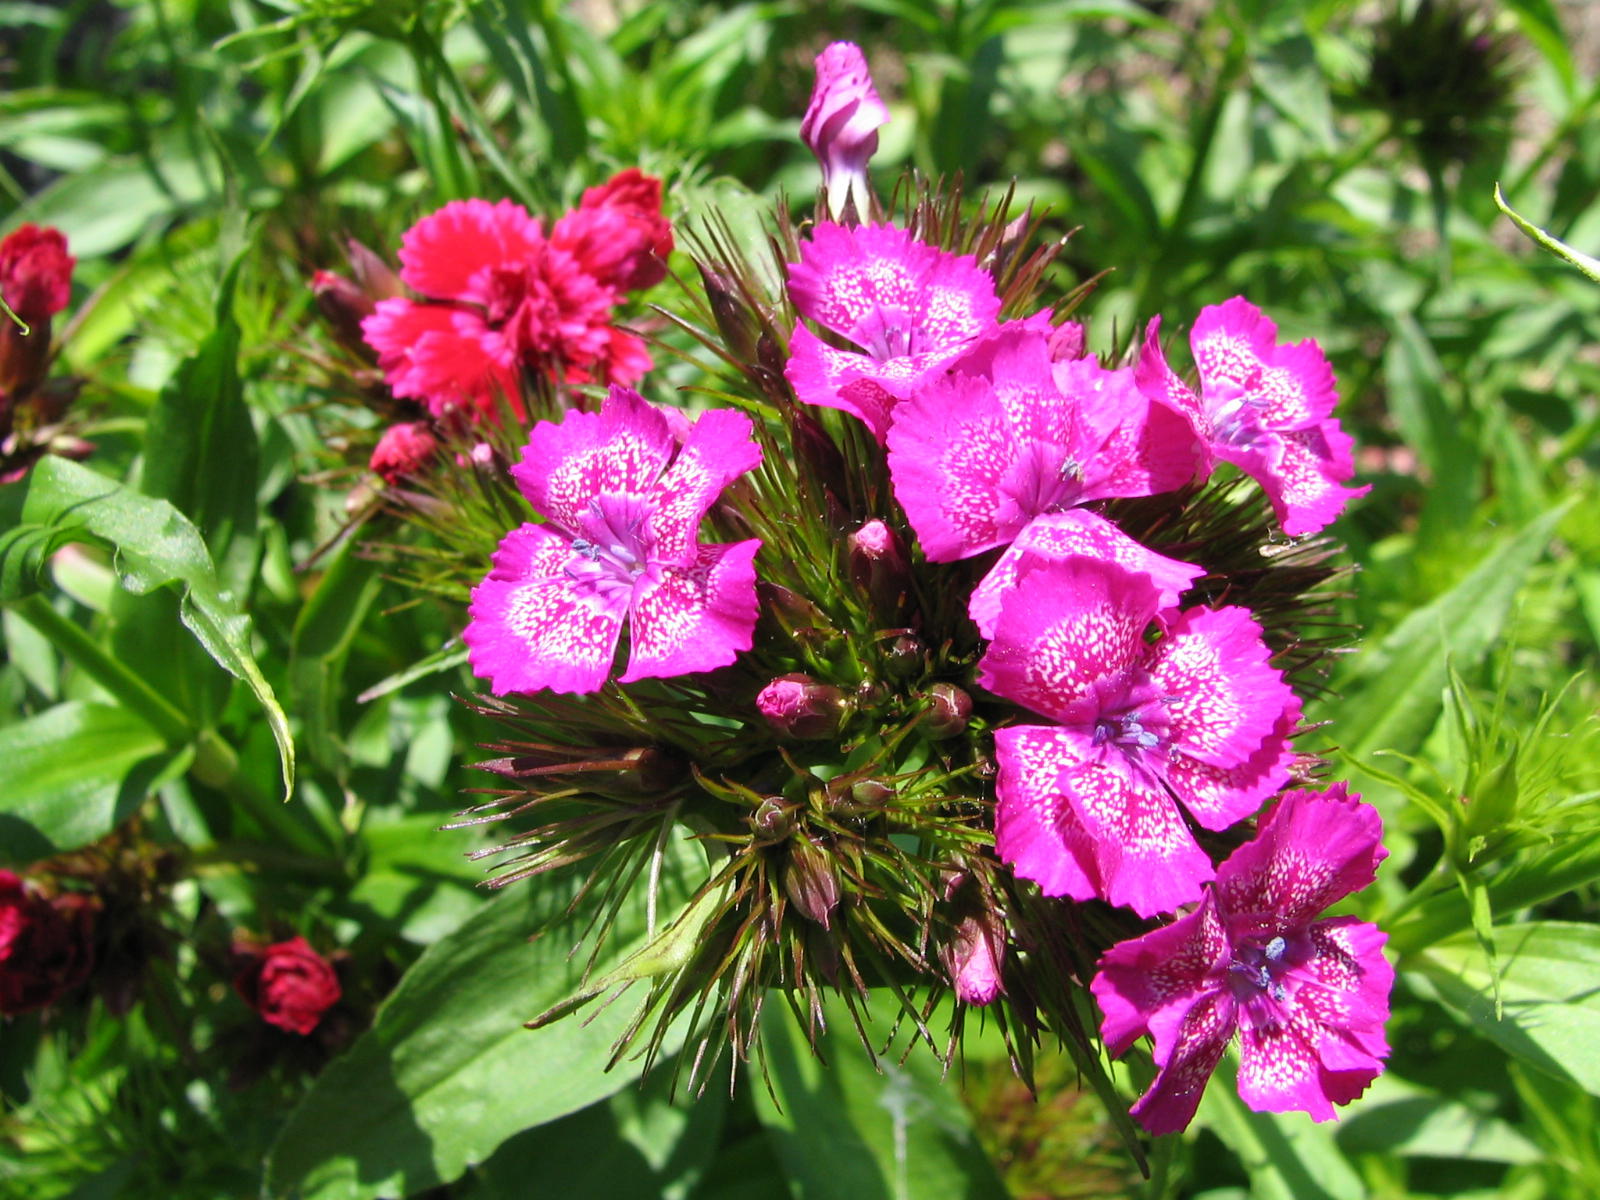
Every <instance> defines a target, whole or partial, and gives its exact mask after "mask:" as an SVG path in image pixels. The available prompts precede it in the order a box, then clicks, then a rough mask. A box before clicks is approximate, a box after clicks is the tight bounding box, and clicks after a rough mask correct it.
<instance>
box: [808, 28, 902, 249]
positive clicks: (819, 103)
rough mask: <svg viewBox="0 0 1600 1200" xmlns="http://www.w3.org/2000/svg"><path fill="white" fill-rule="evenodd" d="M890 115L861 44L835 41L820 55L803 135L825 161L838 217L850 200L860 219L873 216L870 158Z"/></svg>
mask: <svg viewBox="0 0 1600 1200" xmlns="http://www.w3.org/2000/svg"><path fill="white" fill-rule="evenodd" d="M888 120H889V110H888V108H886V107H885V106H884V103H883V101H882V100H880V99H879V98H878V91H877V89H876V88H874V87H873V86H872V74H871V72H870V71H868V70H867V60H866V58H865V57H864V56H863V55H862V53H861V47H859V46H857V45H856V44H855V43H854V42H834V43H833V44H832V45H831V46H829V47H828V48H827V49H826V50H824V51H823V52H822V53H821V54H819V55H817V82H816V85H815V86H814V87H813V88H812V89H811V103H810V104H808V105H807V106H806V115H805V119H804V120H802V121H801V122H800V139H801V140H802V141H803V142H805V144H806V145H807V146H809V147H810V148H811V153H813V154H815V155H816V156H817V161H818V162H820V163H821V164H822V184H823V186H824V187H825V188H827V189H828V213H829V215H830V216H832V217H833V219H834V220H836V221H842V220H844V219H845V215H846V213H845V205H846V203H847V202H849V203H852V204H854V206H855V217H856V219H857V220H858V221H859V220H865V219H866V218H867V217H868V216H869V215H870V213H871V209H872V187H871V184H870V183H869V182H868V180H867V160H868V159H870V158H871V157H872V156H873V155H874V154H875V153H877V150H878V129H879V127H880V126H882V125H885V124H887V123H888Z"/></svg>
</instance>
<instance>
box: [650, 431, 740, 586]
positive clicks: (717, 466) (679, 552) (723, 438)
mask: <svg viewBox="0 0 1600 1200" xmlns="http://www.w3.org/2000/svg"><path fill="white" fill-rule="evenodd" d="M760 463H761V447H760V446H759V445H757V444H756V441H755V437H754V426H753V425H752V424H751V423H750V418H749V417H747V416H745V415H744V414H743V413H741V412H735V411H734V410H733V409H731V408H714V409H710V410H708V411H706V412H704V413H702V414H701V415H700V418H699V420H698V421H696V422H695V425H694V428H693V430H692V431H691V432H690V434H689V438H688V440H687V441H686V442H684V444H683V446H682V448H681V449H679V451H678V453H677V456H676V457H675V458H674V459H673V460H672V465H671V466H669V467H668V468H667V469H666V470H665V471H664V472H662V474H661V477H660V478H659V479H658V480H657V481H656V485H655V492H654V494H653V496H652V501H653V504H654V512H653V513H652V514H651V516H650V521H649V523H650V529H651V532H652V533H653V534H654V535H655V539H656V561H658V562H663V563H670V564H672V565H674V566H680V567H687V566H689V565H690V564H692V563H693V562H694V561H695V549H696V541H695V535H696V533H697V532H698V530H699V528H700V521H701V518H703V517H704V516H705V515H706V510H707V509H709V508H710V507H711V504H712V502H713V501H715V500H716V498H717V496H718V495H719V494H720V493H721V492H722V489H723V488H725V487H727V486H728V484H729V483H730V482H731V481H732V480H734V479H736V478H738V477H739V476H740V475H743V474H744V473H745V472H746V471H749V470H753V469H754V468H755V467H757V466H759V465H760Z"/></svg>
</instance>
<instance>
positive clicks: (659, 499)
mask: <svg viewBox="0 0 1600 1200" xmlns="http://www.w3.org/2000/svg"><path fill="white" fill-rule="evenodd" d="M751 432H752V431H751V425H750V420H749V418H748V417H746V416H744V415H743V414H741V413H736V412H732V411H730V410H725V409H716V410H712V411H710V412H706V413H704V414H702V415H701V417H700V419H699V420H698V421H697V422H696V423H695V425H694V427H693V429H692V430H691V431H690V433H689V436H688V439H687V440H686V441H685V442H684V443H683V444H682V446H681V447H680V446H679V444H678V442H677V440H676V439H675V438H674V437H673V435H672V431H671V429H670V427H669V425H668V422H667V420H666V418H664V417H663V416H662V415H661V413H660V412H658V411H657V410H656V409H655V408H654V407H653V406H652V405H650V404H648V403H647V402H646V401H645V400H644V399H643V398H641V397H640V396H639V394H638V393H637V392H634V391H632V390H631V389H629V388H624V387H615V386H614V387H612V389H611V392H610V394H609V395H608V396H607V397H606V400H605V403H604V405H603V406H602V407H601V409H600V412H599V413H584V412H569V413H567V414H566V416H565V418H564V419H563V420H562V422H561V423H560V424H553V423H551V422H549V421H541V422H539V424H538V425H536V426H535V427H534V429H533V432H532V434H531V435H530V436H529V438H528V445H527V448H526V449H525V450H524V451H523V455H522V461H521V463H519V464H518V465H516V466H514V467H513V468H512V469H511V473H512V475H513V476H514V477H515V479H516V481H517V485H518V486H519V487H520V488H521V489H522V493H523V495H524V496H526V497H527V498H528V502H529V503H530V504H532V505H533V507H534V509H535V510H536V511H537V512H539V513H540V514H541V515H542V516H543V517H544V518H545V523H544V524H543V525H533V524H525V525H523V526H522V527H521V528H520V529H514V530H512V531H511V532H510V533H508V534H507V535H506V536H505V539H504V540H503V541H502V542H501V543H500V548H499V549H498V550H496V551H495V555H494V569H493V570H492V571H490V573H489V576H488V578H487V579H485V580H484V581H483V582H482V583H481V584H479V585H478V586H477V587H476V588H475V589H474V590H473V593H472V604H471V607H470V609H469V616H470V620H469V623H468V625H467V628H466V632H465V633H464V634H463V638H464V640H465V641H466V643H467V648H468V652H469V659H468V660H469V662H470V663H471V665H472V669H473V671H474V672H475V673H477V674H478V675H479V676H480V677H481V678H485V679H488V680H489V681H490V684H491V686H492V688H493V690H494V692H495V694H496V695H504V694H505V693H506V692H530V691H536V690H538V689H540V688H550V689H552V690H554V691H558V692H592V691H595V690H597V689H598V688H600V687H601V686H603V685H604V684H605V681H606V679H607V677H608V676H609V675H610V672H611V665H612V659H613V658H614V656H615V651H616V646H617V639H618V637H619V636H620V634H621V632H622V626H623V623H624V621H626V622H627V623H628V627H629V654H628V668H627V671H626V672H625V673H624V674H623V675H622V676H621V677H620V678H621V681H622V682H623V683H630V682H632V681H633V680H636V679H645V678H650V677H662V676H669V675H682V674H685V673H687V672H690V671H707V670H711V669H712V668H714V667H720V666H725V665H726V664H728V663H730V662H732V661H733V660H734V658H735V657H737V655H738V654H739V653H740V652H741V651H744V650H748V649H749V648H750V640H751V636H752V631H753V630H754V628H755V621H756V593H755V579H756V575H755V565H754V558H755V553H756V550H757V548H759V546H760V545H761V543H760V540H759V539H751V540H749V541H743V542H734V543H731V544H729V545H717V546H702V545H700V543H699V541H698V540H697V531H698V529H699V527H700V521H701V518H702V517H704V516H705V514H706V511H707V510H708V509H709V508H710V507H711V504H712V502H713V501H714V500H715V499H716V497H717V495H718V493H719V492H721V491H722V489H723V488H724V487H726V486H727V484H728V483H729V482H730V481H732V480H733V479H735V478H736V477H738V476H739V475H742V474H743V473H744V472H746V471H748V470H750V469H751V468H752V467H754V466H756V465H757V464H758V463H759V462H760V461H761V448H760V447H759V446H758V445H757V444H756V443H755V441H754V440H753V439H752V437H751Z"/></svg>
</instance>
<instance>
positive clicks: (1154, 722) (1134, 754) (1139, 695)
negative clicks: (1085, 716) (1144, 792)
mask: <svg viewBox="0 0 1600 1200" xmlns="http://www.w3.org/2000/svg"><path fill="white" fill-rule="evenodd" d="M1170 703H1171V698H1170V697H1167V696H1163V695H1161V694H1160V693H1159V692H1157V691H1156V689H1155V686H1154V685H1153V684H1151V683H1150V682H1149V680H1148V679H1147V680H1145V681H1143V682H1141V683H1139V684H1137V685H1136V686H1135V687H1134V688H1133V689H1132V691H1131V694H1130V695H1129V696H1128V697H1127V699H1126V701H1124V703H1123V704H1122V705H1120V706H1119V707H1118V708H1115V709H1112V710H1111V711H1108V712H1105V713H1102V714H1101V716H1100V719H1099V720H1097V721H1096V722H1095V723H1094V734H1093V739H1092V740H1093V743H1094V745H1096V746H1104V745H1108V744H1109V745H1112V746H1115V747H1117V749H1119V750H1121V751H1122V752H1123V753H1124V754H1126V755H1127V756H1128V757H1129V758H1131V759H1133V760H1134V761H1135V762H1136V763H1140V764H1144V763H1145V760H1146V758H1156V759H1158V760H1160V759H1164V758H1165V757H1166V754H1165V751H1166V748H1167V743H1168V741H1169V740H1170V738H1171V734H1172V717H1171V716H1170V715H1169V714H1168V712H1167V706H1168V705H1169V704H1170ZM1150 765H1154V764H1150Z"/></svg>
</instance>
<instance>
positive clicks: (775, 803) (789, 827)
mask: <svg viewBox="0 0 1600 1200" xmlns="http://www.w3.org/2000/svg"><path fill="white" fill-rule="evenodd" d="M750 828H751V829H753V830H755V833H756V836H757V838H759V839H760V840H761V841H764V842H781V841H783V840H784V839H785V838H787V837H788V836H789V835H790V834H791V833H793V832H794V805H792V804H790V803H789V802H788V801H787V800H785V799H784V798H783V797H782V796H767V797H765V798H764V799H763V800H762V801H761V803H760V804H759V805H758V806H757V807H756V811H755V812H753V813H751V814H750Z"/></svg>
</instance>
